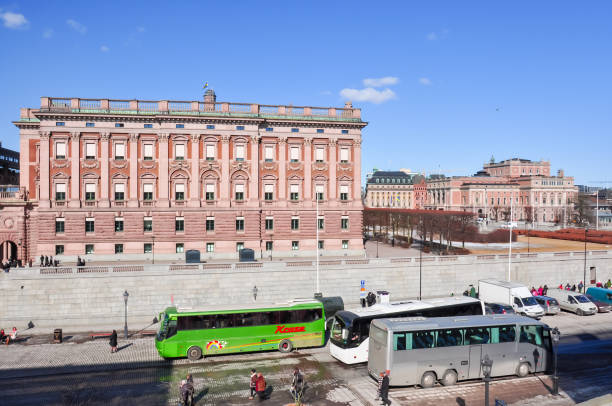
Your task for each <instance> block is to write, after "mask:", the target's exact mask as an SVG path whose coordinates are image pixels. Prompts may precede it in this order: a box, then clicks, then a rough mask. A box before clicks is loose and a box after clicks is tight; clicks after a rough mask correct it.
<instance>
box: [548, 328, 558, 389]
mask: <svg viewBox="0 0 612 406" xmlns="http://www.w3.org/2000/svg"><path fill="white" fill-rule="evenodd" d="M550 333H551V336H552V341H553V351H554V352H555V354H554V358H553V395H558V394H559V377H558V376H557V348H558V346H559V339H560V338H561V332H560V331H559V329H558V328H557V327H555V328H553V329H552V331H551V332H550Z"/></svg>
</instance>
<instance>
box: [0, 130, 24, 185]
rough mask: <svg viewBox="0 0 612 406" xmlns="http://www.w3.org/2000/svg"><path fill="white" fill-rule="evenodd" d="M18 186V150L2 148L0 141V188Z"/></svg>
mask: <svg viewBox="0 0 612 406" xmlns="http://www.w3.org/2000/svg"><path fill="white" fill-rule="evenodd" d="M9 185H11V186H19V152H18V151H13V150H12V149H8V148H3V147H2V142H0V189H2V190H6V188H7V186H9Z"/></svg>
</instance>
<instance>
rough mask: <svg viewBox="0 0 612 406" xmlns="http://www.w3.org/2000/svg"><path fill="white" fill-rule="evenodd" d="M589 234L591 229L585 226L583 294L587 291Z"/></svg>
mask: <svg viewBox="0 0 612 406" xmlns="http://www.w3.org/2000/svg"><path fill="white" fill-rule="evenodd" d="M588 232H589V227H588V226H587V225H586V224H585V225H584V277H583V279H582V284H583V285H584V286H582V289H583V293H584V292H585V291H586V257H587V233H588Z"/></svg>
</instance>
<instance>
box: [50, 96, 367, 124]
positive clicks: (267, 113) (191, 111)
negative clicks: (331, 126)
mask: <svg viewBox="0 0 612 406" xmlns="http://www.w3.org/2000/svg"><path fill="white" fill-rule="evenodd" d="M40 111H41V112H57V113H89V114H130V115H133V114H142V115H152V114H155V115H157V114H159V115H188V116H232V117H233V116H236V117H240V116H242V117H261V118H272V117H273V118H279V119H282V118H285V119H294V120H318V121H321V120H323V121H325V120H328V121H352V122H361V109H358V108H353V107H352V106H351V105H350V104H347V105H346V106H345V107H344V108H335V107H307V106H292V105H289V106H283V105H278V106H273V105H259V104H248V103H227V102H206V101H205V102H200V101H168V100H159V101H149V100H110V99H78V98H70V99H69V98H54V97H41V103H40Z"/></svg>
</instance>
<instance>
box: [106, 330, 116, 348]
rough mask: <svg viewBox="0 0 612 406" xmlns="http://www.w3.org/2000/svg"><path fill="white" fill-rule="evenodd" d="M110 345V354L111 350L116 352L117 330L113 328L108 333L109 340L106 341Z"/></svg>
mask: <svg viewBox="0 0 612 406" xmlns="http://www.w3.org/2000/svg"><path fill="white" fill-rule="evenodd" d="M108 343H109V344H110V347H111V354H112V353H113V352H117V330H113V332H112V333H111V335H110V340H109V341H108Z"/></svg>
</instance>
